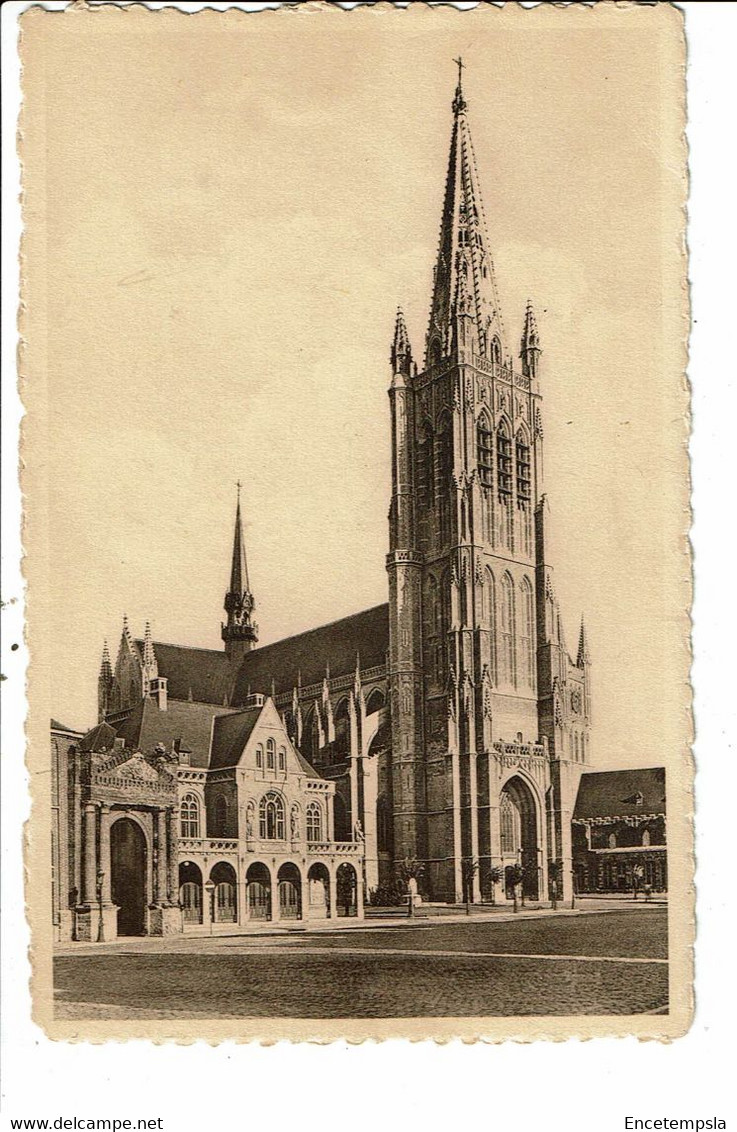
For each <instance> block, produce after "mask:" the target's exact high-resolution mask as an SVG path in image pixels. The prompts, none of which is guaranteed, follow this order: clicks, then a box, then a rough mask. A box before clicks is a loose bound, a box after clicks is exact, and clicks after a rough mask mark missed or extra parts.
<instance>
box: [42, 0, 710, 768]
mask: <svg viewBox="0 0 737 1132" xmlns="http://www.w3.org/2000/svg"><path fill="white" fill-rule="evenodd" d="M418 7H420V6H418ZM29 15H30V16H33V13H32V12H31V13H29ZM474 15H475V14H474V13H465V14H464V15H463V16H461V15H460V14H459V13H456V12H452V11H447V10H446V11H443V12H440V11H435V12H430V11H429V10H427V9H425V8H424V7H423V8H422V10H421V11H418V10H416V9H415V10H414V11H412V10H410V11H409V12H399V11H393V12H386V11H384V12H380V11H376V10H373V11H354V12H351V13H350V14H349V13H344V12H340V11H336V10H334V11H332V12H322V13H312V14H310V13H308V12H304V11H303V12H301V13H297V14H295V13H291V14H290V13H285V12H281V13H279V14H273V13H263V14H259V15H244V14H240V15H239V18H235V19H229V20H224V19H223V18H222V17H221V16H219V15H217V14H215V13H212V12H205V13H202V14H200V15H197V16H184V15H180V14H179V13H176V12H173V11H171V10H169V11H168V12H166V13H165V14H159V15H152V14H151V13H146V12H142V11H140V10H135V11H132V12H128V13H126V14H124V15H121V14H120V13H116V12H115V11H114V10H111V9H104V10H102V11H98V12H96V13H95V15H94V18H89V16H87V18H85V19H84V22H83V23H82V21H80V20H78V19H77V18H76V16H75V14H74V13H67V14H63V15H62V14H60V15H59V16H58V17H55V18H53V19H45V20H44V19H41V20H34V19H27V20H26V21H25V35H26V39H27V44H28V46H29V48H35V50H36V52H37V53H36V54H35V56H34V60H35V63H34V66H35V68H36V70H35V71H33V68H31V71H30V73H28V64H27V73H28V83H29V86H28V95H27V99H28V108H29V115H30V114H32V113H33V112H34V110H35V111H38V110H39V109H40V108H41V107H45V114H44V116H43V127H44V132H43V135H42V134H41V131H40V127H39V129H38V133H37V134H36V135H35V137H34V138H33V139H32V140H31V141H30V142H29V150H28V153H27V155H26V169H27V176H28V177H29V178H36V180H35V182H34V183H35V186H36V191H35V192H34V191H32V192H31V193H30V194H29V201H28V208H29V212H28V216H27V223H28V224H29V227H30V228H31V229H32V230H33V225H34V223H35V224H36V225H37V227H36V234H38V233H39V232H42V231H44V222H45V235H46V243H45V246H44V250H43V253H41V252H40V251H39V246H40V241H37V242H35V243H32V244H31V245H29V248H28V254H29V256H30V257H31V261H32V262H31V268H33V256H34V254H35V255H36V257H37V262H38V257H41V258H42V259H43V264H44V274H45V277H44V279H43V288H45V291H44V289H43V288H42V286H41V284H40V283H39V284H38V286H37V287H36V289H35V290H34V289H33V288H31V293H29V294H27V302H29V301H30V303H31V305H32V307H33V309H34V311H35V319H36V322H35V331H34V327H33V326H32V327H31V329H30V331H29V339H30V350H31V356H30V360H31V363H32V362H33V348H34V339H33V334H34V332H35V333H36V334H38V335H39V336H40V337H42V338H43V343H44V346H43V351H42V350H41V347H40V346H38V347H37V355H36V356H37V357H38V358H41V355H42V353H43V354H44V361H45V364H44V366H39V367H38V369H37V370H35V371H34V369H33V365H32V364H31V366H30V368H29V369H28V375H29V376H28V380H29V384H30V383H31V382H35V385H34V386H33V389H31V390H30V399H31V401H32V400H33V398H34V397H38V402H37V403H38V404H40V403H41V402H42V401H43V403H44V405H45V406H46V407H47V409H48V418H47V420H46V422H45V427H47V428H48V433H47V434H46V438H45V444H44V445H43V451H44V459H43V461H38V460H37V461H35V466H36V470H38V471H39V473H40V472H42V473H43V476H44V478H45V479H47V482H48V485H49V486H48V491H49V496H48V514H49V520H48V531H47V532H46V531H44V532H43V533H44V534H45V535H46V534H47V536H48V549H49V556H48V571H49V581H50V592H49V593H48V605H47V607H46V608H47V609H48V614H47V617H48V619H49V626H48V627H49V629H50V630H51V632H50V633H49V634H48V638H47V641H46V645H45V651H44V665H45V666H47V667H48V670H49V672H51V673H52V713H53V715H54V716H56V717H57V718H59V719H61V720H63V721H64V722H67V723H69V724H70V725H73V726H78V727H86V726H89V725H91V724H92V723H93V722H94V721H95V719H96V689H97V672H98V669H99V661H100V653H101V648H102V641H103V638H104V637H105V636H107V637H108V639H109V640H110V645H111V649H112V651H113V654H114V653H115V650H116V648H117V643H118V637H119V633H120V625H121V620H122V615H123V613H124V612H125V613H127V615H128V617H129V620H130V623H131V628H132V630H133V631H134V632H135V633H136V634H142V632H143V626H144V622H145V620H146V619H147V618H149V619H150V620H151V622H152V626H153V633H154V638H155V639H159V640H164V641H174V642H178V643H181V644H192V645H200V646H205V647H212V648H219V647H220V635H219V630H220V621H221V618H222V617H223V612H222V602H223V596H224V593H225V589H226V583H227V579H228V571H229V558H230V546H231V538H232V523H233V515H234V508H235V481H236V480H237V479H241V480H242V481H243V483H244V489H243V506H244V511H245V517H246V541H247V548H248V561H249V571H250V577H251V583H252V588H253V590H254V593H255V597H256V602H257V610H256V619H257V620H258V622H259V625H260V640H261V643H262V644H266V643H269V642H270V641H274V640H278V639H279V638H281V637H283V636H286V635H289V634H291V633H295V632H299V631H301V630H304V629H308V628H311V627H314V626H315V625H319V624H322V623H324V622H326V621H330V620H334V619H335V618H338V617H341V616H343V615H345V614H349V613H352V612H356V611H358V610H360V609H364V608H366V607H368V606H371V605H374V604H378V603H379V602H382V601H386V599H387V581H386V572H385V567H384V555H385V552H386V549H387V511H388V506H389V493H390V467H389V407H388V398H387V393H386V390H387V386H388V382H389V379H390V372H389V346H390V341H391V334H392V329H393V323H394V315H395V311H396V307H397V304H398V303H401V305H402V306H403V308H404V311H405V314H406V318H407V324H408V327H409V332H410V338H411V341H412V345H413V348H414V351H415V355H416V356H417V357H421V355H422V353H423V350H424V334H425V329H426V325H427V318H428V312H429V303H430V288H431V281H432V268H433V262H434V257H435V251H436V246H437V237H438V231H439V223H440V211H441V205H442V195H443V188H444V179H445V171H446V166H447V158H448V146H449V141H450V129H451V101H452V97H453V89H454V85H455V78H456V71H455V67H454V65H453V62H452V59H453V57H454V56H457V55H458V54H459V52H460V53H462V55H463V56H464V59H465V61H466V63H467V70H466V72H465V76H464V89H465V93H466V97H467V100H468V103H469V120H470V125H471V132H472V135H473V140H474V146H475V150H476V157H477V162H478V169H479V175H480V182H481V191H482V194H483V199H484V204H485V211H486V215H487V220H488V223H489V229H490V237H491V242H492V252H493V256H494V261H495V267H496V274H497V281H498V285H499V292H500V301H501V304H502V313H503V317H504V321H505V326H506V330H507V334H508V339H509V343H510V346H511V347H512V349H513V350H514V352H515V353H516V351H517V348H518V340H519V335H520V332H521V326H522V317H523V313H524V306H525V302H526V300H527V298H528V296H529V297H531V298H532V300H533V303H534V304H535V307H536V311H537V315H538V325H539V329H540V334H541V339H542V346H543V351H544V353H543V370H542V388H543V392H544V408H543V411H544V428H545V462H546V488H547V492H548V496H549V499H550V503H551V507H552V512H553V517H554V522H555V536H556V538H555V546H554V564H555V567H556V586H557V591H558V594H559V596H560V599H561V602H562V607H563V614H564V619H565V627H566V632H567V636H568V646H569V650H570V651H572V652H574V653H575V647H576V642H577V635H578V623H579V619H580V615H581V611H582V610H584V611H585V613H586V621H587V626H588V630H589V640H590V647H591V652H592V656H593V665H594V669H593V671H594V696H595V699H594V724H595V726H594V731H593V740H592V746H593V756H594V762H595V765H600V766H605V765H607V764H612V763H616V764H619V765H627V764H641V765H654V764H659V763H662V762H663V761H664V760H666V759H667V758H668V757H671V756H674V754H675V752H681V751H682V750H683V746H684V739H685V735H684V727H685V724H684V719H685V715H684V711H685V708H684V687H685V683H686V680H687V651H686V642H685V639H684V632H685V628H684V625H685V622H684V607H685V603H686V601H687V598H688V579H689V577H690V574H689V565H688V561H687V560H686V559H685V558H684V556H683V549H684V546H685V543H684V541H683V540H684V538H685V533H684V532H685V530H686V528H687V511H686V508H687V506H688V495H687V489H686V484H685V479H684V476H685V471H684V456H683V444H684V442H685V436H686V425H685V421H684V412H685V397H684V392H683V377H682V369H683V356H682V341H683V336H684V334H685V332H686V326H687V323H686V321H685V318H684V315H683V310H682V303H683V292H682V291H681V289H680V284H681V274H682V270H683V268H682V262H681V258H680V257H681V253H682V242H681V236H680V212H679V206H680V204H681V202H682V198H683V187H682V175H683V153H682V152H681V151H680V150H679V148H678V146H679V137H680V131H681V128H682V120H681V109H680V105H679V102H678V97H677V95H678V90H679V88H678V81H679V72H678V65H679V43H678V27H679V24H678V17H677V15H676V14H675V13H673V11H672V10H670V9H667V8H663V7H662V6H661V7H660V8H657V9H652V8H642V7H639V8H634V9H626V10H622V11H620V12H618V11H617V9H613V10H612V11H610V12H609V15H608V17H607V18H606V19H605V20H603V21H601V20H600V21H597V22H595V21H593V20H592V19H591V13H589V12H587V11H585V10H577V11H576V12H574V11H573V10H569V11H568V12H563V11H561V10H556V9H552V10H551V9H547V11H544V10H542V9H538V10H537V11H536V12H535V13H534V18H530V19H526V20H525V21H524V25H523V24H522V23H521V22H520V20H519V19H518V18H515V17H514V15H513V14H512V13H510V12H509V10H508V9H505V10H504V12H499V11H498V10H491V11H488V10H487V11H486V12H479V14H478V17H477V18H471V19H469V16H471V17H473V16H474ZM526 15H528V16H530V17H533V13H526ZM42 41H43V42H42ZM42 57H43V59H44V62H45V73H44V72H42V71H41V69H40V67H41V64H40V60H41V58H42ZM44 84H45V85H44ZM674 154H675V156H674ZM44 162H45V175H44V172H43V163H44ZM40 274H41V268H40V267H39V275H40ZM34 303H35V307H34V306H33V304H34ZM43 323H45V324H46V325H45V326H44V325H43ZM44 383H45V384H44ZM28 401H29V397H27V402H28ZM31 410H32V405H31V406H30V409H29V411H31ZM39 415H42V414H39ZM29 427H30V435H31V437H32V436H33V429H34V428H35V427H36V425H34V422H33V420H32V421H31V424H30V426H29ZM38 427H39V428H40V425H39V426H38ZM32 500H33V497H32V496H31V504H29V529H30V530H31V532H33V525H34V517H33V506H32ZM42 513H43V507H42V505H41V503H39V507H38V511H37V512H36V516H37V517H36V519H35V522H36V524H37V527H36V530H37V531H38V529H39V527H40V526H41V519H40V515H41V514H42Z"/></svg>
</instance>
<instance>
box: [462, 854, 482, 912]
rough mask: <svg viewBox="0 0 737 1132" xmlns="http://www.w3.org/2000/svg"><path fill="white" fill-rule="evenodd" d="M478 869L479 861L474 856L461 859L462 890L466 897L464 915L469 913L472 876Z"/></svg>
mask: <svg viewBox="0 0 737 1132" xmlns="http://www.w3.org/2000/svg"><path fill="white" fill-rule="evenodd" d="M478 871H479V863H478V861H477V860H476V858H475V857H466V858H464V860H463V861H461V872H462V874H463V891H464V894H465V897H466V915H467V916H470V915H471V902H472V897H473V878H474V877H475V876H476V873H477V872H478Z"/></svg>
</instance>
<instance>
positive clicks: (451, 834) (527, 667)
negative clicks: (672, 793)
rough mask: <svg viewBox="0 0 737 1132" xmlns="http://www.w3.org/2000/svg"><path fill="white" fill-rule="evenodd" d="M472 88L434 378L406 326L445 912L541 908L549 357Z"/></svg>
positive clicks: (414, 668) (396, 432) (438, 279)
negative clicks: (502, 283)
mask: <svg viewBox="0 0 737 1132" xmlns="http://www.w3.org/2000/svg"><path fill="white" fill-rule="evenodd" d="M461 79H462V64H460V63H459V79H458V85H457V88H456V92H455V97H454V100H453V125H452V134H451V144H450V159H449V164H448V173H447V180H446V186H445V197H444V203H443V212H442V219H441V225H440V240H439V246H438V255H437V261H436V265H435V272H434V283H433V294H432V301H431V307H430V321H429V327H428V331H427V340H426V351H425V361H424V368H423V369H422V370H421V371H420V372H418V370H417V366H416V365H415V364H414V362H413V359H412V354H411V350H410V345H409V339H408V335H407V330H406V327H405V324H404V319H403V317H402V315H401V312H400V314H399V315H398V317H397V323H396V327H395V334H394V344H393V348H392V382H391V388H390V391H389V397H390V402H391V411H392V471H393V477H392V490H393V494H392V504H391V510H390V524H389V525H390V551H389V555H388V559H387V567H388V571H389V584H390V594H389V609H390V665H389V680H390V693H391V717H392V751H393V754H392V758H393V774H392V781H393V787H394V843H395V861H396V860H401V859H403V858H404V857H416V858H419V859H421V860H422V861H423V863H424V881H425V887H426V888H427V890H428V891H429V893H430V895H431V896H432V897H433V898H434V899H446V900H456V901H459V900H462V899H466V898H468V899H472V900H479V899H480V898H483V897H486V898H488V894H489V893H490V891H491V885H492V883H493V881H492V880H491V879H490V878H491V877H492V875H493V873H494V871H495V870H500V871H501V873H502V875H503V874H504V870H505V869H507V870H508V869H510V868H513V867H514V866H515V865H516V866H521V867H522V868H523V869H524V872H525V877H526V880H525V885H526V892H527V894H528V895H529V896H530V897H531V898H532V897H534V896H539V898H541V899H544V898H545V897H546V895H547V893H546V888H547V861H546V858H547V856H548V849H547V848H546V844H545V843H546V829H547V825H548V817H547V801H546V796H547V792H548V791H549V789H550V759H549V754H548V746H547V742H546V741H544V740H543V739H542V738H541V737H542V735H543V734H544V731H543V729H542V728H541V725H540V719H539V712H538V642H537V637H538V633H537V615H538V609H539V603H538V600H537V599H536V590H537V585H538V579H539V580H540V582H542V583H543V585H544V584H545V578H546V575H547V568H546V567H544V566H543V568H542V569H541V570H536V564H537V548H536V541H535V511H536V508H537V506H538V504H539V502H540V500H541V499H542V497H543V483H542V476H543V468H542V433H543V429H542V398H541V353H542V351H541V346H540V337H539V333H538V328H537V323H536V319H535V313H534V310H533V307H532V304H531V303H528V305H527V309H526V311H525V312H524V317H523V318H521V319H520V321H521V323H522V324H523V327H524V329H523V333H522V338H521V347H520V364H519V366H515V364H514V363H513V360H512V357H511V353H510V350H509V347H508V340H507V335H506V331H505V326H504V321H503V319H502V312H501V307H500V303H499V298H498V294H497V287H496V280H495V274H494V264H493V261H492V254H491V243H490V239H489V232H488V228H487V223H486V218H485V215H484V208H483V203H482V200H481V193H480V188H479V179H478V172H477V169H476V161H475V157H474V151H473V144H472V141H471V134H470V129H469V123H468V115H467V111H468V105H467V102H466V98H465V95H464V92H463V88H462V81H461ZM540 553H541V554H542V559H541V561H542V562H544V552H543V551H542V550H541V551H540ZM556 643H557V638H556ZM559 647H560V648H561V650H562V651H564V646H562V645H561V646H559ZM549 659H550V658H548V661H549ZM565 659H566V661H568V659H569V658H568V657H567V656H566V658H565ZM563 668H565V663H564V662H563V661H561V663H560V669H561V670H562V669H563ZM582 674H583V669H582ZM549 690H550V691H552V688H550V685H549Z"/></svg>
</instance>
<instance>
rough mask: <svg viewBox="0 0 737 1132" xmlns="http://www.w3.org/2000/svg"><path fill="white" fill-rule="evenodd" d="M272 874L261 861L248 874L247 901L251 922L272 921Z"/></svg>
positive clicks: (250, 866)
mask: <svg viewBox="0 0 737 1132" xmlns="http://www.w3.org/2000/svg"><path fill="white" fill-rule="evenodd" d="M271 899H272V897H271V873H270V872H269V870H268V868H267V867H266V865H264V864H263V862H261V861H254V863H253V864H252V865H249V866H248V872H247V873H246V900H247V901H248V918H249V920H270V919H272V914H271Z"/></svg>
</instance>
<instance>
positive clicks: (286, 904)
mask: <svg viewBox="0 0 737 1132" xmlns="http://www.w3.org/2000/svg"><path fill="white" fill-rule="evenodd" d="M277 882H278V885H279V916H280V918H281V919H282V920H299V919H300V917H301V916H302V878H301V876H300V873H299V869H298V868H297V866H296V865H293V864H292V863H291V861H288V862H287V863H286V864H284V865H282V866H281V868H280V869H279V872H278V874H277Z"/></svg>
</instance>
